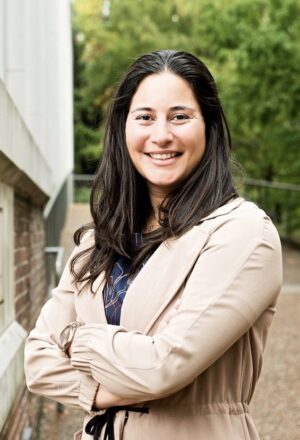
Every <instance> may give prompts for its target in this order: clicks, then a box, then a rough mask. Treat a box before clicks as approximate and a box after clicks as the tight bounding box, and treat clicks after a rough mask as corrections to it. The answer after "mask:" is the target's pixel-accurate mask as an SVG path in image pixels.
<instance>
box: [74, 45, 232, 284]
mask: <svg viewBox="0 0 300 440" xmlns="http://www.w3.org/2000/svg"><path fill="white" fill-rule="evenodd" d="M165 71H167V72H171V73H174V74H176V75H178V76H180V77H181V78H183V79H184V80H185V81H186V82H187V83H188V84H189V86H190V87H191V89H192V91H193V93H194V96H195V98H196V100H197V101H198V103H199V105H200V109H201V112H202V115H203V118H204V122H205V132H206V146H205V152H204V154H203V156H202V158H201V160H200V162H199V165H198V166H197V167H196V168H195V169H194V171H193V172H192V173H191V174H190V175H189V176H188V177H187V178H186V180H185V181H184V182H182V183H181V184H180V185H178V187H177V188H175V189H174V190H172V192H171V193H170V194H168V197H167V198H166V199H165V200H164V201H163V202H162V204H161V206H160V210H159V221H160V227H159V228H158V229H156V230H155V231H153V232H151V233H148V234H145V235H144V236H143V241H142V244H141V245H140V246H138V247H137V246H135V244H134V242H133V237H134V233H135V232H138V231H142V229H143V227H145V225H146V221H147V218H148V216H149V215H150V212H151V204H150V198H149V194H148V189H147V185H146V182H145V181H144V179H143V178H142V177H141V175H139V174H138V172H137V171H136V169H135V168H134V166H133V164H132V162H131V159H130V157H129V154H128V151H127V146H126V139H125V124H126V119H127V115H128V112H129V107H130V104H131V100H132V97H133V95H134V94H135V92H136V90H137V88H138V86H139V84H140V83H141V81H142V80H143V79H144V78H145V77H147V76H148V75H152V74H158V73H161V72H165ZM230 149H231V138H230V132H229V128H228V124H227V121H226V118H225V115H224V112H223V108H222V105H221V102H220V100H219V97H218V92H217V88H216V84H215V81H214V79H213V77H212V75H211V74H210V72H209V70H208V69H207V67H206V66H205V65H204V64H203V62H201V61H200V60H199V59H198V58H196V57H195V56H194V55H192V54H190V53H187V52H181V51H175V50H162V51H156V52H151V53H148V54H146V55H143V56H141V57H140V58H138V59H137V60H136V61H134V62H133V63H132V64H131V65H130V66H129V68H128V70H127V72H126V73H125V74H124V76H123V78H122V79H121V81H120V84H119V86H118V88H117V90H116V93H115V96H114V98H113V100H112V102H111V105H110V108H109V112H108V117H107V122H106V130H105V137H104V151H103V157H102V160H101V162H100V163H99V166H98V170H97V172H96V176H95V179H94V182H93V186H92V190H91V196H90V209H91V214H92V219H93V222H92V223H89V224H87V225H84V226H82V227H81V228H80V229H78V230H77V231H76V232H75V234H74V241H75V243H76V244H77V245H79V244H80V242H81V239H82V236H83V234H84V233H85V232H86V231H87V230H89V229H92V232H93V234H94V239H95V243H94V244H93V246H92V247H89V248H88V249H86V250H84V251H81V252H79V253H78V254H77V255H76V256H75V257H74V258H73V259H72V261H71V272H72V274H73V276H74V280H75V282H76V283H78V282H88V283H90V284H91V289H92V290H93V282H94V281H95V280H96V278H97V277H98V276H99V274H100V273H101V272H102V271H104V272H105V274H106V279H108V276H109V274H110V271H111V269H112V267H113V265H114V263H115V261H116V258H117V256H118V255H122V256H126V257H128V258H130V259H131V272H132V273H134V271H135V270H137V268H138V267H139V266H140V265H141V264H142V262H143V260H144V259H145V258H146V256H147V255H150V254H151V252H153V251H154V250H155V249H156V248H157V247H158V246H159V244H160V243H162V242H163V241H165V240H167V239H168V238H170V237H180V236H181V235H182V234H184V233H185V232H187V231H188V230H189V229H191V228H192V227H193V226H194V225H197V224H199V223H200V222H201V219H202V218H203V217H204V216H206V215H208V214H209V213H211V212H212V211H214V210H215V209H216V208H218V207H219V206H221V205H223V204H224V203H226V202H227V201H228V200H229V199H231V198H233V197H237V192H236V190H235V188H234V184H233V178H232V173H231V166H230ZM78 262H80V263H81V264H80V265H78V267H77V263H78Z"/></svg>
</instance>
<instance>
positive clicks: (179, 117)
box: [171, 113, 190, 122]
mask: <svg viewBox="0 0 300 440" xmlns="http://www.w3.org/2000/svg"><path fill="white" fill-rule="evenodd" d="M187 119H190V117H189V116H188V115H186V114H184V113H177V114H176V115H173V116H172V118H171V121H175V122H176V121H186V120H187Z"/></svg>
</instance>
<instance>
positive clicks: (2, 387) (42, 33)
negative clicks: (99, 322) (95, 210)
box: [0, 0, 73, 440]
mask: <svg viewBox="0 0 300 440" xmlns="http://www.w3.org/2000/svg"><path fill="white" fill-rule="evenodd" d="M72 84H73V81H72V36H71V1H70V0H42V1H41V0H26V1H23V0H0V396H1V404H0V438H1V439H3V440H12V439H13V440H17V439H25V438H27V439H29V438H32V439H34V438H35V432H36V430H35V425H36V422H37V420H38V413H39V397H37V396H31V395H29V393H28V392H27V390H26V387H25V382H24V374H23V349H24V342H25V339H26V336H27V334H28V331H29V330H30V329H31V328H32V327H33V325H34V322H35V320H36V317H37V315H38V313H39V310H40V307H41V305H42V303H43V302H44V301H45V299H46V296H47V286H46V266H45V264H46V260H45V246H46V244H48V245H49V244H50V245H55V244H57V243H56V242H57V237H58V232H59V228H60V226H61V225H62V223H63V218H64V209H65V207H66V204H67V202H68V198H69V196H70V193H69V191H68V188H69V186H68V182H69V181H70V176H71V173H72V169H73V114H72V108H73V104H72V101H73V98H72ZM53 223H54V224H55V225H56V226H55V228H56V229H55V231H54V232H53V231H52V232H51V230H52V229H53Z"/></svg>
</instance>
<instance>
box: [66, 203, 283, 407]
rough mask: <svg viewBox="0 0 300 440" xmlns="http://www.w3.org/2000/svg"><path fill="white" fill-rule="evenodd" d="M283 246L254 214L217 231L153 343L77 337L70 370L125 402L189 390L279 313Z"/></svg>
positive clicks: (101, 329) (120, 332)
mask: <svg viewBox="0 0 300 440" xmlns="http://www.w3.org/2000/svg"><path fill="white" fill-rule="evenodd" d="M281 266H282V263H281V246H280V240H279V237H278V234H277V231H276V229H275V228H274V226H273V224H272V223H271V221H270V219H269V218H268V217H267V216H266V215H264V214H262V211H260V210H255V211H254V212H253V213H251V215H250V216H249V213H246V215H245V214H244V213H242V214H240V215H235V216H231V217H230V218H228V219H227V220H226V221H225V220H224V221H223V223H222V224H221V225H219V227H217V228H216V229H215V230H214V231H212V233H211V236H210V238H209V240H208V241H207V243H206V245H205V247H204V248H203V249H202V251H201V254H200V256H199V258H198V260H197V262H196V264H195V266H194V268H193V270H192V273H191V274H190V276H189V278H188V280H187V283H186V286H185V289H184V292H183V297H182V303H181V305H180V308H179V310H178V312H177V314H176V315H175V316H174V317H173V318H172V320H171V321H170V323H169V324H168V326H166V327H165V329H164V330H163V331H162V332H160V333H158V334H155V335H153V336H150V335H144V334H141V333H139V332H134V331H130V332H129V331H127V330H126V328H123V327H120V326H105V325H101V324H98V325H97V324H88V325H85V326H83V327H81V328H79V329H78V332H77V333H76V336H75V340H74V344H73V356H72V365H73V366H74V367H76V368H78V369H79V370H81V371H83V372H86V373H88V374H91V375H92V376H93V378H94V379H95V380H96V381H98V380H99V381H100V378H101V383H102V384H103V385H104V386H105V387H106V388H108V389H109V390H110V391H112V392H113V393H115V394H117V395H118V396H120V397H124V398H132V399H135V400H136V402H139V401H146V400H151V399H157V398H162V397H165V396H168V395H170V394H172V393H174V392H176V391H178V390H180V389H182V388H184V387H185V386H187V385H188V384H189V383H191V382H192V381H193V380H194V379H195V378H196V377H197V376H198V375H200V374H201V373H202V372H203V371H205V370H206V369H207V368H208V367H209V366H210V365H211V364H213V363H214V362H215V361H216V360H217V359H218V358H219V357H221V356H222V354H224V353H225V352H226V351H227V350H228V349H229V348H230V347H231V346H232V345H233V344H234V343H235V342H236V341H237V340H238V339H239V338H241V337H242V336H243V335H244V334H245V333H246V332H247V331H248V330H249V329H250V327H251V326H253V325H254V323H255V321H256V320H257V319H258V318H259V317H260V316H261V314H262V313H263V312H264V311H265V310H267V309H268V308H269V307H272V308H273V307H274V305H275V302H276V299H277V296H278V294H279V292H280V289H281V282H282V269H281ZM174 270H176V268H174Z"/></svg>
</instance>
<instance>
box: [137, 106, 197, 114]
mask: <svg viewBox="0 0 300 440" xmlns="http://www.w3.org/2000/svg"><path fill="white" fill-rule="evenodd" d="M169 110H171V111H178V110H190V111H193V112H194V111H195V109H193V108H191V107H187V106H186V105H174V106H173V107H170V108H169ZM140 111H144V112H154V111H155V110H154V109H153V108H151V107H138V108H136V109H134V110H132V111H131V112H130V113H134V112H140Z"/></svg>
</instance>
